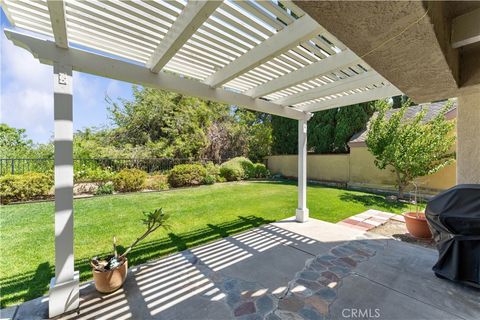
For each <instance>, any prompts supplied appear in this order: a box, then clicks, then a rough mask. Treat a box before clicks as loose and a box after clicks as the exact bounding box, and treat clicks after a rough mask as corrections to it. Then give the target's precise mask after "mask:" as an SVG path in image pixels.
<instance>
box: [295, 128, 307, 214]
mask: <svg viewBox="0 0 480 320" xmlns="http://www.w3.org/2000/svg"><path fill="white" fill-rule="evenodd" d="M296 220H297V222H306V221H307V220H308V208H307V120H298V207H297V210H296Z"/></svg>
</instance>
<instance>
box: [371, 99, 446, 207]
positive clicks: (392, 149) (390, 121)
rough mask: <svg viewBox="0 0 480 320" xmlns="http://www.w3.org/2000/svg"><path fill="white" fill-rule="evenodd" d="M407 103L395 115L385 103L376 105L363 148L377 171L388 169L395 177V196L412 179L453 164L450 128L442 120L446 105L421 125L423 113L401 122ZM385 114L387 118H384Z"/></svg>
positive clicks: (443, 119)
mask: <svg viewBox="0 0 480 320" xmlns="http://www.w3.org/2000/svg"><path fill="white" fill-rule="evenodd" d="M409 105H410V102H409V101H407V102H406V103H404V104H403V105H402V107H401V108H400V109H398V110H395V111H389V109H390V107H389V105H388V104H387V103H386V102H385V101H378V102H377V108H378V110H379V111H378V114H377V115H376V116H375V118H374V119H373V120H372V121H371V124H370V128H369V132H368V136H367V140H366V144H367V147H368V149H369V150H370V151H371V152H372V154H373V155H374V156H375V165H376V166H377V167H378V168H380V169H386V168H387V167H388V168H392V171H393V172H394V173H395V174H396V177H397V186H398V196H399V197H400V198H402V197H403V195H404V191H405V188H406V187H407V186H408V184H409V183H410V182H412V181H413V180H414V179H415V178H417V177H421V176H425V175H428V174H432V173H434V172H437V171H438V170H440V169H441V168H443V167H445V166H446V165H448V164H449V163H451V162H452V161H454V158H455V154H454V153H453V152H451V150H452V146H453V143H454V141H455V137H454V136H453V135H452V134H451V132H452V129H453V127H454V124H453V123H452V122H451V121H447V120H446V119H445V113H446V112H447V111H448V110H449V109H450V107H451V103H448V104H447V105H446V106H445V107H444V108H443V109H442V111H441V112H440V113H439V114H438V115H437V116H435V117H434V118H433V119H432V120H431V121H429V122H425V121H424V117H425V114H426V110H422V111H421V112H419V113H418V114H417V115H416V116H415V117H413V118H411V119H405V118H404V116H405V112H406V110H407V108H408V106H409ZM387 111H388V112H389V114H390V116H387Z"/></svg>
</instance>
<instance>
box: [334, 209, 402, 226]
mask: <svg viewBox="0 0 480 320" xmlns="http://www.w3.org/2000/svg"><path fill="white" fill-rule="evenodd" d="M389 220H395V221H399V222H405V219H404V218H403V216H402V215H398V214H394V213H390V212H384V211H379V210H374V209H369V210H367V211H365V212H362V213H359V214H356V215H354V216H351V217H349V218H347V219H344V220H342V221H340V222H338V224H339V225H343V226H346V227H349V228H354V229H358V230H362V231H368V230H370V229H373V228H376V227H378V226H381V225H383V224H385V223H387V222H388V221H389Z"/></svg>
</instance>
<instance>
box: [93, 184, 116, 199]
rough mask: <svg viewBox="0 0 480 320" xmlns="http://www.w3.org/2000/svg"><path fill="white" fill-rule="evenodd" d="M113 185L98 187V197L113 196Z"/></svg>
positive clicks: (96, 192) (96, 193)
mask: <svg viewBox="0 0 480 320" xmlns="http://www.w3.org/2000/svg"><path fill="white" fill-rule="evenodd" d="M113 191H114V190H113V184H112V183H111V182H107V183H104V184H101V185H99V186H98V188H97V190H96V191H95V195H96V196H100V195H105V194H113Z"/></svg>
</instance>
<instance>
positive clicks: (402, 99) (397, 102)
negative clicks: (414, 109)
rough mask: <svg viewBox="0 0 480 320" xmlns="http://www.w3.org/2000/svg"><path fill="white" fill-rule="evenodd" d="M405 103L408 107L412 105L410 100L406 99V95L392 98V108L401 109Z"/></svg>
mask: <svg viewBox="0 0 480 320" xmlns="http://www.w3.org/2000/svg"><path fill="white" fill-rule="evenodd" d="M407 101H408V102H409V106H410V105H412V103H411V101H410V99H408V97H407V96H406V95H400V96H395V97H392V108H393V109H398V108H401V107H402V105H403V104H405V103H407Z"/></svg>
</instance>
